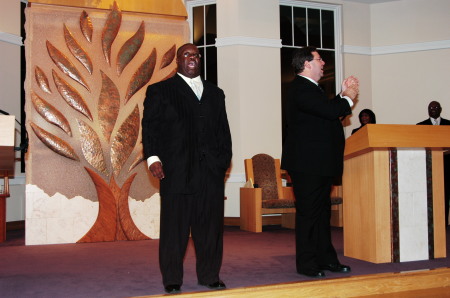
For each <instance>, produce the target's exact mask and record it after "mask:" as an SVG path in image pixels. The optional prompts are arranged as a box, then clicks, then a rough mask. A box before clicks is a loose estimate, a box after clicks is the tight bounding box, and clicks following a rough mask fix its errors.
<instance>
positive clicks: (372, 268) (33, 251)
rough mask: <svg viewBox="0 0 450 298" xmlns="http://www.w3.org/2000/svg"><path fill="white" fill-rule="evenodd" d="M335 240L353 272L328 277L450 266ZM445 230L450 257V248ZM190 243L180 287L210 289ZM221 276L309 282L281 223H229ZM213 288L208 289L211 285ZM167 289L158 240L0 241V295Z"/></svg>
mask: <svg viewBox="0 0 450 298" xmlns="http://www.w3.org/2000/svg"><path fill="white" fill-rule="evenodd" d="M332 234H333V242H334V244H335V247H336V249H337V252H338V255H339V258H340V260H341V262H342V263H344V264H347V265H350V266H351V267H352V272H351V273H350V274H342V273H329V272H326V275H327V276H326V278H340V277H347V276H351V275H363V274H374V273H384V272H402V271H411V270H423V269H433V268H441V267H450V257H447V258H441V259H435V260H430V261H416V262H406V263H396V264H391V263H390V264H372V263H368V262H364V261H360V260H356V259H352V258H348V257H344V256H343V247H342V241H343V239H342V228H333V230H332ZM449 238H450V229H447V256H448V255H449V254H450V249H449V247H450V245H449V244H450V241H449ZM194 254H195V253H194V249H193V245H192V243H190V244H189V247H188V252H187V255H186V259H185V262H184V264H185V277H184V284H183V286H182V291H183V292H184V293H186V292H194V291H207V290H208V289H207V288H205V287H202V286H199V285H197V279H196V276H195V255H194ZM221 278H222V279H223V281H224V282H225V283H226V285H227V287H228V288H238V287H248V286H254V285H266V284H276V283H284V282H295V281H305V280H311V279H310V278H307V277H305V276H302V275H298V274H297V273H296V271H295V247H294V231H293V230H288V229H283V228H281V227H279V226H269V227H265V228H264V232H263V233H250V232H244V231H240V230H239V228H238V227H228V226H227V227H225V238H224V259H223V265H222V271H221ZM208 291H209V290H208ZM154 294H164V289H163V286H162V283H161V275H160V272H159V268H158V240H146V241H121V242H103V243H87V244H59V245H36V246H25V245H24V233H23V231H11V232H8V233H7V240H6V241H5V242H3V243H0V297H3V298H9V297H33V298H39V297H96V298H98V297H109V298H113V297H130V296H144V295H154Z"/></svg>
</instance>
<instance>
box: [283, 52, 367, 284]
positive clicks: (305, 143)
mask: <svg viewBox="0 0 450 298" xmlns="http://www.w3.org/2000/svg"><path fill="white" fill-rule="evenodd" d="M324 65H325V62H324V61H323V60H322V58H321V57H320V55H319V53H318V52H317V49H316V48H314V47H305V48H301V49H297V50H296V51H295V52H294V54H293V59H292V66H293V67H294V70H295V73H296V74H297V75H296V76H295V79H294V80H293V81H292V83H291V86H290V91H289V94H288V111H289V112H288V114H287V118H288V119H287V135H286V138H285V141H284V144H283V154H282V161H281V168H283V169H285V170H287V171H288V173H289V176H290V177H291V180H292V183H293V187H294V194H295V199H296V223H295V225H296V228H295V234H296V265H297V272H298V273H300V274H304V275H307V276H311V277H324V276H325V273H324V272H323V270H329V271H333V272H350V267H349V266H346V265H342V264H340V263H339V260H338V258H337V255H336V251H335V249H334V247H333V244H332V243H331V232H330V216H331V200H330V192H331V186H332V182H333V179H334V178H336V177H340V176H342V171H343V154H344V145H345V136H344V131H343V127H342V124H341V121H340V120H339V119H340V117H342V116H347V115H349V114H351V112H352V111H351V106H352V105H353V101H352V100H353V99H354V98H355V97H356V96H357V94H358V88H359V82H358V79H357V78H355V77H353V76H351V77H349V78H347V79H345V80H344V81H343V83H342V93H341V94H340V95H337V96H336V97H335V98H332V99H328V98H327V96H326V95H325V93H324V92H323V90H322V89H321V88H320V87H319V86H318V83H317V82H318V81H319V80H320V78H321V77H322V76H323V66H324Z"/></svg>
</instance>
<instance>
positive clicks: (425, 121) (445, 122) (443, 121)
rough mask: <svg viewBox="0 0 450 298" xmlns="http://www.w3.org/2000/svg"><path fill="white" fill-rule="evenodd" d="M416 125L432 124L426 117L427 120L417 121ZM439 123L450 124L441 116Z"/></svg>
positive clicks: (449, 121)
mask: <svg viewBox="0 0 450 298" xmlns="http://www.w3.org/2000/svg"><path fill="white" fill-rule="evenodd" d="M417 125H433V123H431V119H430V118H428V119H427V120H423V121H421V122H419V123H417ZM439 125H450V120H447V119H444V118H442V117H441V123H440V124H439Z"/></svg>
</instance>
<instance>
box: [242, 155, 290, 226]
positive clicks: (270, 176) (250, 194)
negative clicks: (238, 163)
mask: <svg viewBox="0 0 450 298" xmlns="http://www.w3.org/2000/svg"><path fill="white" fill-rule="evenodd" d="M244 163H245V176H246V179H247V181H252V182H251V184H253V185H248V183H247V185H246V186H245V187H241V189H240V227H241V230H245V231H250V232H256V233H259V232H262V217H263V215H265V214H281V225H282V226H283V227H287V228H295V204H294V203H295V198H294V193H293V190H292V187H283V186H282V181H281V171H280V160H279V159H274V158H272V157H271V156H270V155H267V154H257V155H255V156H253V157H252V158H251V159H245V161H244Z"/></svg>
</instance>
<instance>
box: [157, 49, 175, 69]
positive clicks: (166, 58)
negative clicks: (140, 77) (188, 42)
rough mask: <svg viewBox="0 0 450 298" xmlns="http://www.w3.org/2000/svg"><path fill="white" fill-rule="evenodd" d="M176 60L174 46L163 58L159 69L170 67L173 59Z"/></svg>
mask: <svg viewBox="0 0 450 298" xmlns="http://www.w3.org/2000/svg"><path fill="white" fill-rule="evenodd" d="M174 58H175V45H173V46H172V47H171V48H170V49H169V50H168V51H167V52H166V53H165V54H164V56H163V58H162V60H161V66H160V67H159V69H163V68H164V67H166V66H168V65H170V63H172V61H173V59H174Z"/></svg>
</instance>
